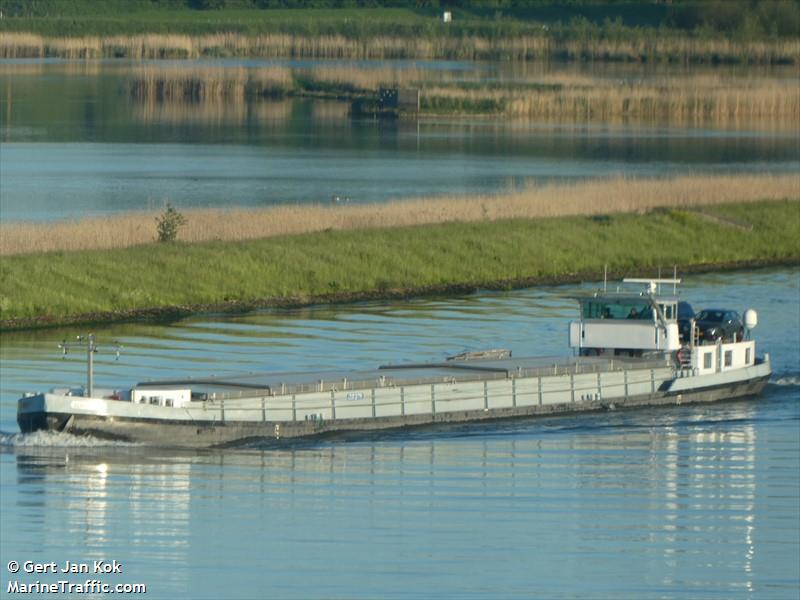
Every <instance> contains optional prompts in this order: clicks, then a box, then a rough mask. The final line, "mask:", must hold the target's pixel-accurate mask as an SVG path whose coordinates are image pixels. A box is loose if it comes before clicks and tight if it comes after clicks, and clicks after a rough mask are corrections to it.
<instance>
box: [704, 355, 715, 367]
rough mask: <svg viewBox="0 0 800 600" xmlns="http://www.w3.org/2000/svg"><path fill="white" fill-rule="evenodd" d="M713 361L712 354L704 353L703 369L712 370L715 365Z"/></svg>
mask: <svg viewBox="0 0 800 600" xmlns="http://www.w3.org/2000/svg"><path fill="white" fill-rule="evenodd" d="M711 360H712V359H711V352H704V353H703V368H704V369H710V368H711V365H712V364H713V363H712V362H711Z"/></svg>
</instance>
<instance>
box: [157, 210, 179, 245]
mask: <svg viewBox="0 0 800 600" xmlns="http://www.w3.org/2000/svg"><path fill="white" fill-rule="evenodd" d="M185 224H186V217H184V216H183V215H182V214H181V213H179V212H178V211H177V210H175V208H174V207H173V206H172V205H171V204H170V203H169V202H167V205H166V207H165V208H164V212H163V213H161V216H160V217H156V230H157V231H158V241H159V242H174V241H175V240H176V239H177V238H178V229H179V228H180V227H181V225H185Z"/></svg>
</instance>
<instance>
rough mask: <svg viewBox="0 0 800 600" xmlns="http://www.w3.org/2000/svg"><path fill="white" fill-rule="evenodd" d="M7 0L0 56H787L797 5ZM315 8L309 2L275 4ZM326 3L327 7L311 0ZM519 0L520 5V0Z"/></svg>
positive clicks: (793, 52)
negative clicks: (446, 8)
mask: <svg viewBox="0 0 800 600" xmlns="http://www.w3.org/2000/svg"><path fill="white" fill-rule="evenodd" d="M201 4H203V0H191V1H188V0H187V1H186V2H180V1H175V0H164V1H163V2H159V1H158V0H151V1H147V2H143V1H140V2H135V1H120V0H117V1H109V0H104V1H103V2H87V1H85V0H83V1H82V0H72V1H71V2H69V3H67V2H63V1H60V0H37V2H28V1H26V0H6V3H5V5H4V6H5V15H4V18H3V19H2V20H0V31H3V36H2V40H0V57H7V58H18V57H41V56H57V57H64V58H101V57H126V58H196V57H199V56H263V57H287V56H291V57H318V58H348V59H361V58H378V59H382V58H413V59H420V58H422V59H459V60H531V59H540V58H559V59H567V60H587V59H589V60H610V61H635V62H645V61H647V62H653V61H670V62H707V63H710V62H733V63H797V62H798V58H800V47H799V45H798V41H797V39H796V37H797V34H798V30H800V26H798V22H800V20H798V18H797V16H796V12H797V7H798V3H797V2H795V1H794V0H778V1H777V2H768V1H762V2H760V3H759V6H757V7H756V6H753V5H752V3H750V2H748V1H747V0H738V1H736V0H727V1H726V2H717V3H713V2H705V3H704V2H699V3H686V4H685V5H683V6H675V7H673V6H670V5H669V4H667V3H664V4H660V3H654V2H649V1H644V0H642V1H636V0H631V1H627V2H615V3H608V2H605V3H604V2H592V1H589V2H569V3H564V2H555V1H554V2H547V1H544V2H537V3H535V5H531V6H522V7H517V6H505V5H504V4H507V3H496V4H495V6H491V4H492V3H482V4H483V5H484V6H483V7H481V6H480V5H479V4H475V3H462V5H461V6H456V7H455V8H452V11H453V22H452V23H443V22H442V19H441V13H442V9H440V8H438V7H435V6H431V7H428V8H345V9H341V8H340V9H334V8H316V9H313V10H309V9H267V10H264V9H260V8H262V7H264V6H265V2H262V1H258V0H253V1H249V2H248V1H241V0H240V1H233V2H226V1H225V0H222V1H216V0H215V1H213V2H212V4H211V5H210V6H213V7H215V8H217V10H193V9H192V8H193V7H197V6H199V5H201ZM281 4H283V5H284V6H286V5H288V6H292V5H294V6H315V5H320V3H318V2H294V3H293V2H282V3H281ZM322 4H323V5H325V6H331V5H335V4H336V3H322ZM523 4H524V3H523Z"/></svg>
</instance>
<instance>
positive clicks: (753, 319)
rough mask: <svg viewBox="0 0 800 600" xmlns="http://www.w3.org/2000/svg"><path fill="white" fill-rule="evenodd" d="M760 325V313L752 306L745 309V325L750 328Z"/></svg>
mask: <svg viewBox="0 0 800 600" xmlns="http://www.w3.org/2000/svg"><path fill="white" fill-rule="evenodd" d="M756 325H758V313H757V312H756V311H754V310H753V309H752V308H748V309H747V310H746V311H744V326H745V327H747V328H748V329H754V328H755V326H756Z"/></svg>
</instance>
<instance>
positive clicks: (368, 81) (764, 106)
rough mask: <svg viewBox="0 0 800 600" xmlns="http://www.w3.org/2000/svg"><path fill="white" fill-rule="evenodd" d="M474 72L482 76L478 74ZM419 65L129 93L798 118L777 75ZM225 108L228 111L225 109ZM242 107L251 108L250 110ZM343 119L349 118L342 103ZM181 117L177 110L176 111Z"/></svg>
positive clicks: (558, 112) (144, 77)
mask: <svg viewBox="0 0 800 600" xmlns="http://www.w3.org/2000/svg"><path fill="white" fill-rule="evenodd" d="M471 76H472V77H473V78H475V77H476V75H475V74H472V75H471ZM459 77H460V79H458V80H457V79H456V75H454V74H452V73H445V74H441V73H435V72H432V71H430V70H421V69H392V68H382V69H356V68H352V67H325V68H315V69H312V70H310V71H293V70H291V69H288V68H286V67H273V68H261V69H245V68H241V67H236V68H218V67H211V68H198V67H192V68H179V67H167V68H161V67H152V66H148V67H146V68H140V69H136V70H135V71H134V74H133V76H132V77H131V78H130V79H129V83H128V87H129V90H128V92H129V95H130V97H131V98H132V99H133V100H134V101H136V102H137V103H139V104H143V105H144V106H145V107H147V108H146V110H144V114H155V113H156V112H158V110H157V108H156V107H157V106H158V105H163V104H168V103H174V104H183V105H187V106H190V105H194V104H198V103H226V104H230V103H236V102H241V103H244V102H245V101H246V100H252V99H254V98H259V97H263V96H273V97H274V96H282V95H286V94H295V95H319V94H320V93H322V94H323V95H325V90H328V91H327V95H333V96H339V95H341V94H345V95H346V94H348V93H349V94H352V95H358V94H362V93H368V94H369V93H376V92H377V90H378V88H380V87H381V86H413V87H419V88H420V89H421V98H422V108H423V114H424V113H434V114H435V113H445V114H454V113H455V114H457V113H467V114H476V113H478V114H480V113H483V114H495V115H502V116H506V117H510V118H514V119H531V120H541V121H595V122H597V121H603V122H618V121H632V122H669V123H676V124H692V125H709V126H723V127H725V126H739V125H748V126H751V125H754V126H764V127H768V128H774V127H776V126H791V127H797V126H798V125H799V124H800V87H798V86H797V85H796V84H795V82H794V81H793V80H787V79H786V78H779V77H774V76H769V75H760V74H753V75H750V76H741V75H736V76H732V75H727V76H726V75H720V74H704V73H701V74H689V75H672V76H669V77H666V76H665V77H660V78H652V77H648V78H641V79H613V78H607V77H592V76H589V75H580V74H556V75H536V76H533V77H531V78H529V79H527V80H525V79H522V78H519V77H518V78H516V79H515V80H514V81H512V82H509V83H496V82H495V83H492V84H491V85H488V84H486V85H483V84H481V83H480V82H479V81H478V80H475V79H474V80H472V81H468V80H466V79H465V78H463V77H461V76H459ZM221 110H222V109H220V111H221ZM240 112H244V109H242V111H240ZM341 112H342V115H343V116H344V114H346V111H345V110H344V109H343V110H342V111H341ZM176 114H177V112H176Z"/></svg>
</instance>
